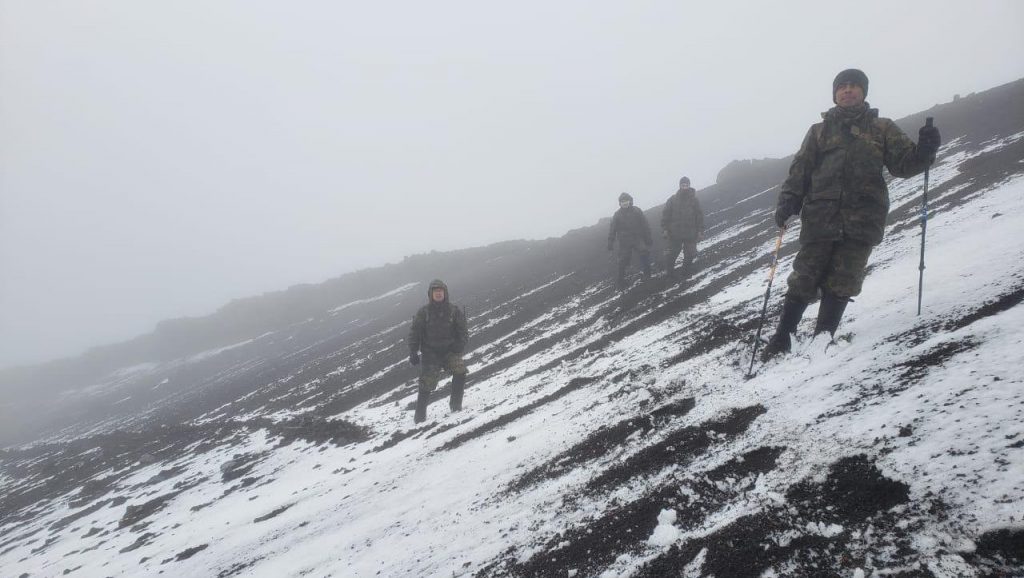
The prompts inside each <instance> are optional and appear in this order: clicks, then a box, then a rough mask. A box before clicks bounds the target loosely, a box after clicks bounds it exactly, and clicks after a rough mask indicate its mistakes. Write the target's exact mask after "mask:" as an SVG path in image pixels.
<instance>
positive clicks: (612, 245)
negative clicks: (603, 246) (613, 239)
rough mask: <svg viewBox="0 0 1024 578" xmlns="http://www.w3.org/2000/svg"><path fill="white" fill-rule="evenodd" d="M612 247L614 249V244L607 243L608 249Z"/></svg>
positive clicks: (610, 249)
mask: <svg viewBox="0 0 1024 578" xmlns="http://www.w3.org/2000/svg"><path fill="white" fill-rule="evenodd" d="M614 249H615V245H614V244H613V243H608V250H609V251H612V250H614Z"/></svg>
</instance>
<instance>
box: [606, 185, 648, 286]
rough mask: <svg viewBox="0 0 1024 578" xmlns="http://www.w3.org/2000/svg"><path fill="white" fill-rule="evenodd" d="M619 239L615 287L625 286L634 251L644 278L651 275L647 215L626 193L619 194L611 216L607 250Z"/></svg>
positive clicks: (612, 247) (612, 248) (611, 248)
mask: <svg viewBox="0 0 1024 578" xmlns="http://www.w3.org/2000/svg"><path fill="white" fill-rule="evenodd" d="M616 237H618V239H619V269H618V276H617V277H616V279H615V284H616V287H618V288H619V289H625V288H626V268H627V267H629V263H630V261H632V259H633V252H634V251H636V253H637V256H638V257H639V258H640V266H641V267H642V268H643V273H644V280H647V279H650V277H651V245H653V244H654V240H653V239H652V238H651V226H650V225H649V224H648V223H647V217H646V216H644V212H643V211H641V210H640V209H639V208H638V207H635V206H633V197H631V196H630V195H629V194H627V193H622V194H621V195H619V210H618V211H615V215H613V216H612V224H611V228H610V229H609V231H608V250H609V251H612V250H614V249H615V239H616Z"/></svg>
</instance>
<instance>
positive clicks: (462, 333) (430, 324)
mask: <svg viewBox="0 0 1024 578" xmlns="http://www.w3.org/2000/svg"><path fill="white" fill-rule="evenodd" d="M468 341H469V329H468V328H467V324H466V314H465V312H463V311H462V309H460V308H459V307H457V306H455V305H453V304H451V303H449V302H448V301H447V300H445V301H444V302H443V303H433V304H428V305H424V306H423V307H420V310H419V311H417V312H416V316H415V317H413V318H412V327H410V328H409V338H408V343H409V351H411V352H413V353H415V352H418V351H420V349H421V348H422V349H431V350H433V351H436V352H439V353H462V352H463V351H465V349H466V343H467V342H468Z"/></svg>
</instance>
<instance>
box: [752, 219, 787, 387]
mask: <svg viewBox="0 0 1024 578" xmlns="http://www.w3.org/2000/svg"><path fill="white" fill-rule="evenodd" d="M785 234H786V226H785V225H783V226H782V228H781V229H779V237H778V238H777V239H775V252H774V253H772V267H771V270H769V271H768V288H767V289H765V290H764V305H762V306H761V321H760V322H758V324H757V335H755V336H754V352H753V353H752V354H750V369H748V370H747V377H751V375H752V373H753V371H754V360H755V359H757V346H758V345H760V344H761V330H762V329H763V328H764V317H765V315H766V314H767V313H768V296H769V295H771V292H772V280H773V279H775V268H776V267H777V266H778V264H779V249H780V248H781V247H782V236H783V235H785Z"/></svg>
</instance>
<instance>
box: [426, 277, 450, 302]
mask: <svg viewBox="0 0 1024 578" xmlns="http://www.w3.org/2000/svg"><path fill="white" fill-rule="evenodd" d="M434 289H444V301H443V303H448V286H447V285H445V283H444V281H442V280H440V279H434V280H433V281H431V282H430V285H428V286H427V302H428V303H433V302H434V300H433V299H431V297H430V294H431V293H433V292H434Z"/></svg>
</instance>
